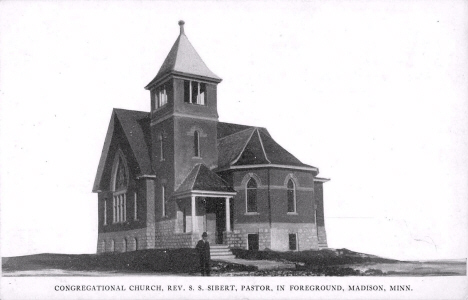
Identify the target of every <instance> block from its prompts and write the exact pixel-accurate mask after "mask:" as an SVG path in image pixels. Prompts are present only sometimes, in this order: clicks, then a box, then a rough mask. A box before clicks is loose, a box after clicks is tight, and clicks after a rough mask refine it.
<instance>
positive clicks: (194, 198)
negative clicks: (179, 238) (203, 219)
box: [192, 196, 198, 232]
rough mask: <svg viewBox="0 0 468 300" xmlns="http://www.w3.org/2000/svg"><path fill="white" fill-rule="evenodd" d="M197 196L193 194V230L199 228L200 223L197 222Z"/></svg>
mask: <svg viewBox="0 0 468 300" xmlns="http://www.w3.org/2000/svg"><path fill="white" fill-rule="evenodd" d="M196 198H197V197H195V196H192V232H195V231H196V229H198V224H197V210H196V207H195V203H196V201H195V200H196Z"/></svg>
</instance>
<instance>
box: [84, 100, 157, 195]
mask: <svg viewBox="0 0 468 300" xmlns="http://www.w3.org/2000/svg"><path fill="white" fill-rule="evenodd" d="M116 122H118V123H119V124H120V126H121V127H122V130H123V132H124V134H125V137H126V138H127V140H128V143H129V144H130V147H131V149H132V152H133V154H134V156H135V159H136V161H137V164H138V167H139V169H140V172H141V173H142V174H145V175H150V174H152V173H153V171H152V169H151V158H150V151H149V147H150V140H151V133H150V120H149V114H148V113H147V112H142V111H134V110H125V109H116V108H114V110H113V111H112V116H111V120H110V122H109V127H108V129H107V134H106V139H105V141H104V147H103V149H102V153H101V159H100V160H99V165H98V170H97V173H96V178H95V180H94V186H93V192H96V191H97V190H98V189H99V186H100V183H101V178H102V175H103V172H104V168H105V165H106V161H107V157H108V153H109V149H110V147H111V142H112V137H113V136H114V132H115V125H116Z"/></svg>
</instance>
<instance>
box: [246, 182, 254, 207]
mask: <svg viewBox="0 0 468 300" xmlns="http://www.w3.org/2000/svg"><path fill="white" fill-rule="evenodd" d="M246 191H247V212H248V213H250V212H257V182H256V181H255V179H253V178H250V180H249V181H248V182H247V188H246Z"/></svg>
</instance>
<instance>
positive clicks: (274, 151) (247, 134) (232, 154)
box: [218, 122, 315, 170]
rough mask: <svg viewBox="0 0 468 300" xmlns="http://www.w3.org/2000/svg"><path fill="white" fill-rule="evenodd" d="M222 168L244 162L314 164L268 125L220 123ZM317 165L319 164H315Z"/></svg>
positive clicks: (303, 165)
mask: <svg viewBox="0 0 468 300" xmlns="http://www.w3.org/2000/svg"><path fill="white" fill-rule="evenodd" d="M218 152H219V158H218V170H219V169H223V168H229V167H230V166H234V165H237V166H241V165H268V164H271V165H282V166H294V167H305V168H314V167H312V166H309V165H306V164H304V163H302V162H301V161H300V160H299V159H297V158H296V157H295V156H294V155H292V154H291V153H289V152H288V151H287V150H286V149H284V148H283V147H281V146H280V145H279V144H278V143H277V142H276V141H275V140H274V139H273V138H272V137H271V135H270V134H269V133H268V131H267V130H266V129H265V128H261V127H250V126H245V125H239V124H229V123H221V122H220V123H219V124H218ZM314 169H315V168H314Z"/></svg>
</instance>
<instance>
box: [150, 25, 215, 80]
mask: <svg viewBox="0 0 468 300" xmlns="http://www.w3.org/2000/svg"><path fill="white" fill-rule="evenodd" d="M179 25H180V35H179V37H178V38H177V40H176V41H175V43H174V45H173V46H172V48H171V51H169V54H168V55H167V57H166V59H165V60H164V63H163V64H162V66H161V68H160V69H159V72H158V74H156V77H155V78H154V79H153V80H151V82H150V83H149V84H148V85H147V86H146V87H145V88H146V89H149V88H150V87H151V85H152V84H153V83H155V82H157V81H158V80H159V79H162V78H163V77H164V76H165V75H167V74H170V73H182V74H186V75H196V76H201V77H204V78H206V79H212V80H214V81H216V82H220V81H221V78H220V77H218V76H217V75H216V74H215V73H213V72H211V70H210V69H208V67H207V66H206V64H205V63H204V62H203V60H202V59H201V57H200V55H199V54H198V53H197V51H196V50H195V48H194V47H193V46H192V44H191V43H190V41H189V40H188V38H187V36H186V35H185V33H184V27H183V26H184V23H183V21H181V22H179Z"/></svg>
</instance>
